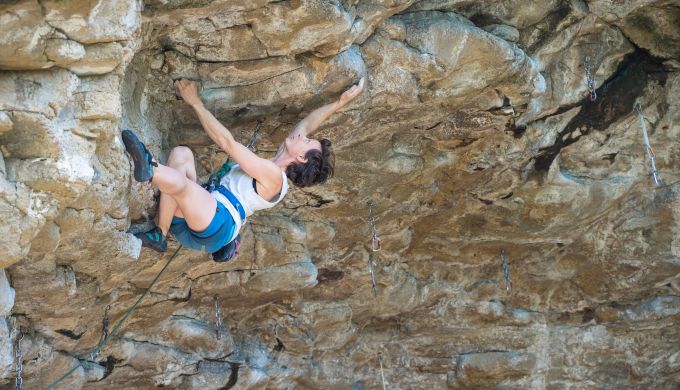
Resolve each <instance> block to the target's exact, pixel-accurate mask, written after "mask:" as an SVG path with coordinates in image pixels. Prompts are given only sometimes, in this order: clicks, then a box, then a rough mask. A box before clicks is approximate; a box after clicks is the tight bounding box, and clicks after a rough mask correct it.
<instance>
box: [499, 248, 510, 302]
mask: <svg viewBox="0 0 680 390" xmlns="http://www.w3.org/2000/svg"><path fill="white" fill-rule="evenodd" d="M501 264H502V265H503V276H505V290H506V291H507V292H510V290H512V280H510V265H509V264H508V260H507V259H506V258H505V251H504V250H503V251H501Z"/></svg>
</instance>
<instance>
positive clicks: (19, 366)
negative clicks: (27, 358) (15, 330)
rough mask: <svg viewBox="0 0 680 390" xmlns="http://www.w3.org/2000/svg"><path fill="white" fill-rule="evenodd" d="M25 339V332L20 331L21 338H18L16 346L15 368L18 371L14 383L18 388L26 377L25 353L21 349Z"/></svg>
mask: <svg viewBox="0 0 680 390" xmlns="http://www.w3.org/2000/svg"><path fill="white" fill-rule="evenodd" d="M19 332H21V329H19ZM23 339H24V334H23V333H20V336H19V338H17V342H16V346H15V347H14V370H15V373H16V376H15V379H14V385H15V386H16V390H21V388H22V386H23V385H24V379H23V377H22V375H23V372H24V362H23V360H24V356H23V355H24V353H23V351H22V350H21V340H23Z"/></svg>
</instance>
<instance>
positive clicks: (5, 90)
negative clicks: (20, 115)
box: [0, 69, 80, 119]
mask: <svg viewBox="0 0 680 390" xmlns="http://www.w3.org/2000/svg"><path fill="white" fill-rule="evenodd" d="M79 82H80V81H79V80H78V77H77V76H76V75H74V74H73V73H70V72H68V71H66V70H61V69H60V70H49V71H41V72H3V73H1V74H0V110H5V111H30V112H33V113H39V114H42V115H45V116H46V117H48V118H50V119H51V118H54V117H55V116H57V115H58V114H59V112H60V111H61V109H62V108H64V106H65V105H66V103H67V102H68V100H69V98H70V96H71V94H72V93H73V91H74V90H75V89H76V87H77V86H78V84H79Z"/></svg>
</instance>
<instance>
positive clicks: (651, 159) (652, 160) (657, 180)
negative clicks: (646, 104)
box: [633, 103, 663, 186]
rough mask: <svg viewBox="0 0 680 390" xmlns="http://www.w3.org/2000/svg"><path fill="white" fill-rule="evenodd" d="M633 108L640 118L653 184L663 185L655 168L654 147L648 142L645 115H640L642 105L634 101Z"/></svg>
mask: <svg viewBox="0 0 680 390" xmlns="http://www.w3.org/2000/svg"><path fill="white" fill-rule="evenodd" d="M633 108H634V109H635V112H636V113H637V115H638V118H640V126H641V127H642V136H643V137H644V139H645V150H646V151H647V159H648V160H649V165H650V167H651V169H652V177H653V178H654V184H656V185H657V186H661V185H663V180H661V176H659V172H658V171H657V170H656V162H655V157H656V155H655V154H654V149H653V148H652V145H651V144H650V143H649V135H647V126H646V125H645V117H644V115H642V107H640V103H635V106H633Z"/></svg>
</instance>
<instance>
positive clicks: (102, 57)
mask: <svg viewBox="0 0 680 390" xmlns="http://www.w3.org/2000/svg"><path fill="white" fill-rule="evenodd" d="M123 53H124V51H123V47H122V46H121V45H120V44H119V43H117V42H112V43H100V44H96V45H89V46H86V47H85V55H84V56H83V57H82V58H81V59H79V60H77V61H75V62H73V63H70V64H68V65H67V67H68V69H69V70H71V71H72V72H73V73H75V74H77V75H78V76H89V75H97V74H104V73H109V72H111V71H112V70H114V69H115V68H116V66H118V64H119V63H120V62H121V60H122V59H123V57H124V56H123Z"/></svg>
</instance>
